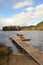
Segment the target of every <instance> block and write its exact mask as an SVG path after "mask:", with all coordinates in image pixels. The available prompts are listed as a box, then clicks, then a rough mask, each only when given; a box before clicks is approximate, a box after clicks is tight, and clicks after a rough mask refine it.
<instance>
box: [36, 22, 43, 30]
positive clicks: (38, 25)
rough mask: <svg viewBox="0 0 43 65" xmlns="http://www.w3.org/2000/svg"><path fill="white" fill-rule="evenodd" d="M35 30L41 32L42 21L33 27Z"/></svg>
mask: <svg viewBox="0 0 43 65" xmlns="http://www.w3.org/2000/svg"><path fill="white" fill-rule="evenodd" d="M35 29H36V30H43V21H42V22H40V23H38V24H37V25H36V27H35Z"/></svg>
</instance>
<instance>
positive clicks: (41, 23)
mask: <svg viewBox="0 0 43 65" xmlns="http://www.w3.org/2000/svg"><path fill="white" fill-rule="evenodd" d="M21 28H22V30H41V31H42V30H43V21H41V22H40V23H38V24H37V25H36V26H34V25H30V26H23V27H21Z"/></svg>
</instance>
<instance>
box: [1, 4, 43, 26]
mask: <svg viewBox="0 0 43 65" xmlns="http://www.w3.org/2000/svg"><path fill="white" fill-rule="evenodd" d="M25 11H26V12H25ZM25 11H24V12H21V13H18V14H15V15H13V16H12V17H11V18H0V25H3V26H5V25H20V26H21V25H30V24H32V23H33V21H34V20H36V19H41V20H43V3H42V4H40V5H37V6H35V7H28V8H26V10H25ZM30 21H31V22H30Z"/></svg>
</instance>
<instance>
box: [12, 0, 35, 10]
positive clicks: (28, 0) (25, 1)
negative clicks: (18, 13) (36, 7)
mask: <svg viewBox="0 0 43 65" xmlns="http://www.w3.org/2000/svg"><path fill="white" fill-rule="evenodd" d="M33 1H34V0H22V1H20V2H17V3H16V4H15V3H14V4H13V6H12V8H13V9H18V8H22V7H24V6H31V5H32V4H33Z"/></svg>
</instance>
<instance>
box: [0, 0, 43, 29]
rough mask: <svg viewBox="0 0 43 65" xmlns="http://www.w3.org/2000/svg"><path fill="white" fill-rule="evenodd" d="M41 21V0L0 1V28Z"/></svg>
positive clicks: (42, 2)
mask: <svg viewBox="0 0 43 65" xmlns="http://www.w3.org/2000/svg"><path fill="white" fill-rule="evenodd" d="M40 21H43V0H0V28H2V27H3V26H9V25H19V26H26V25H28V26H29V25H36V24H37V23H39V22H40Z"/></svg>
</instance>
